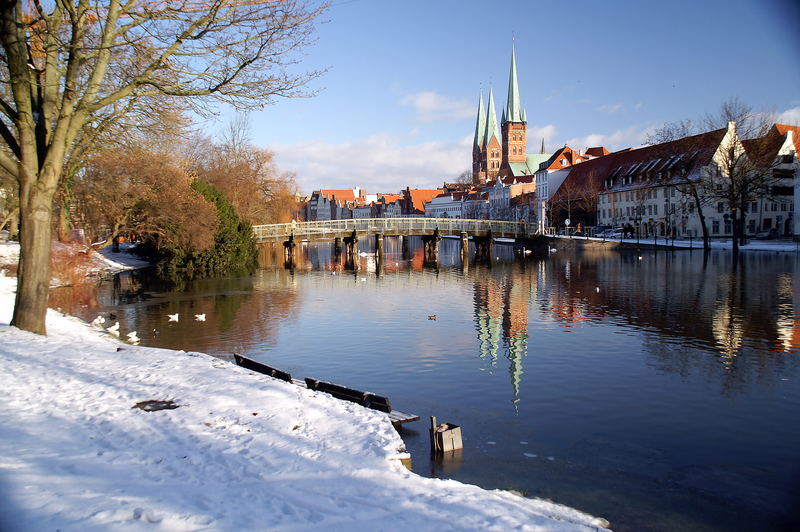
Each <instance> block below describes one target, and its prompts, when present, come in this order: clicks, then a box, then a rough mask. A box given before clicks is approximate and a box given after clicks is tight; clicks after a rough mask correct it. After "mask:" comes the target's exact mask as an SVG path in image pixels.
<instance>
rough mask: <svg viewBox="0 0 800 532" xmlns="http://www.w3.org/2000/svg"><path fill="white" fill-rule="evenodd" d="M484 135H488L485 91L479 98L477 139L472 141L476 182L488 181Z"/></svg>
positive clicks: (473, 169)
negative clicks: (484, 102)
mask: <svg viewBox="0 0 800 532" xmlns="http://www.w3.org/2000/svg"><path fill="white" fill-rule="evenodd" d="M484 135H486V109H485V108H484V106H483V91H481V97H480V100H478V118H477V119H476V120H475V141H474V142H473V143H472V182H473V183H474V184H476V185H477V184H479V183H483V182H484V181H486V167H485V166H483V163H484V161H485V160H486V157H485V156H484V152H485V148H486V146H485V143H484V140H485V138H484Z"/></svg>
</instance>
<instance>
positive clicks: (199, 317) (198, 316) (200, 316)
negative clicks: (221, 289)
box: [194, 314, 206, 321]
mask: <svg viewBox="0 0 800 532" xmlns="http://www.w3.org/2000/svg"><path fill="white" fill-rule="evenodd" d="M194 320H195V321H206V315H205V314H195V315H194Z"/></svg>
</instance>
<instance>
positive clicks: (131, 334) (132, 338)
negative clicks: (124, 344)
mask: <svg viewBox="0 0 800 532" xmlns="http://www.w3.org/2000/svg"><path fill="white" fill-rule="evenodd" d="M125 336H127V337H128V341H129V342H130V343H132V344H138V343H139V340H140V339H139V337H138V336H137V335H136V331H132V332H129V333H128V334H126V335H125Z"/></svg>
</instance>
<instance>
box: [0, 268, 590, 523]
mask: <svg viewBox="0 0 800 532" xmlns="http://www.w3.org/2000/svg"><path fill="white" fill-rule="evenodd" d="M13 288H14V281H13V280H12V279H9V278H6V277H0V374H2V391H0V398H1V399H0V401H1V403H0V530H26V531H27V530H56V529H60V530H81V531H87V530H89V531H90V530H237V531H238V530H348V531H349V530H370V531H373V530H401V529H416V530H595V529H597V524H599V523H602V522H601V521H598V520H595V519H593V518H592V517H591V516H588V515H586V514H583V513H581V512H578V511H576V510H573V509H570V508H567V507H564V506H559V505H555V504H552V503H548V502H545V501H540V500H531V499H525V498H522V497H519V496H516V495H513V494H511V493H507V492H502V491H486V490H483V489H480V488H477V487H475V486H469V485H465V484H461V483H459V482H455V481H446V480H437V479H428V478H422V477H419V476H417V475H415V474H413V473H411V472H409V471H407V470H406V469H405V468H404V467H403V466H402V465H401V463H400V461H399V460H398V458H400V457H401V456H403V450H402V449H403V442H402V440H401V439H400V437H399V436H398V435H397V433H396V432H395V431H394V429H392V427H391V425H390V423H389V422H388V420H387V418H386V417H385V415H384V414H381V413H379V412H375V411H370V410H366V409H364V408H361V407H359V406H356V405H353V404H350V403H345V402H341V401H337V400H335V399H333V398H331V397H329V396H326V395H324V394H317V393H315V392H311V391H309V390H306V389H303V388H300V387H297V386H293V385H291V384H287V383H284V382H281V381H277V380H273V379H270V378H268V377H265V376H260V375H255V374H252V373H250V372H248V371H246V370H243V369H242V368H239V367H236V366H234V365H233V364H230V363H228V362H225V361H223V360H220V359H216V358H213V357H210V356H207V355H203V354H199V353H184V352H176V351H169V350H164V349H153V348H145V347H134V346H129V345H125V344H121V343H119V342H118V341H115V340H113V339H111V338H109V337H108V336H107V335H105V334H104V333H101V332H99V331H95V330H93V329H91V328H90V327H89V326H88V325H86V324H84V323H83V322H80V321H79V320H77V319H75V318H72V317H68V316H63V315H61V314H59V313H57V312H55V311H50V313H49V314H48V319H47V328H48V331H49V336H47V337H41V336H36V335H33V334H29V333H25V332H22V331H19V330H17V329H16V328H12V327H9V326H8V322H9V320H10V317H11V310H12V305H13ZM150 399H158V400H173V401H175V403H177V404H179V405H180V407H179V408H177V409H173V410H160V411H154V412H147V411H144V410H141V409H138V408H132V407H133V405H134V404H136V403H138V402H140V401H145V400H150Z"/></svg>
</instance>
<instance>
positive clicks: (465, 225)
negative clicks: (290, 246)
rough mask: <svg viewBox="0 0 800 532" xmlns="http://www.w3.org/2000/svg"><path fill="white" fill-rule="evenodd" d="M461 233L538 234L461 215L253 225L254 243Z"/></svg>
mask: <svg viewBox="0 0 800 532" xmlns="http://www.w3.org/2000/svg"><path fill="white" fill-rule="evenodd" d="M437 230H438V234H439V235H442V236H444V235H457V236H462V235H464V234H466V235H468V236H472V237H487V236H491V237H493V238H515V239H516V238H535V237H537V236H541V235H542V233H541V232H540V231H539V229H538V227H537V226H536V225H535V224H527V223H525V222H506V221H499V220H466V219H461V218H356V219H349V220H322V221H316V222H293V223H286V224H270V225H255V226H253V233H255V238H256V242H258V243H266V242H275V241H285V240H286V239H288V238H290V237H292V236H293V237H294V239H295V240H330V239H336V238H343V237H348V236H352V235H353V232H355V234H356V235H357V236H368V235H383V236H415V235H420V236H428V235H432V234H433V233H434V232H436V231H437Z"/></svg>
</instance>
